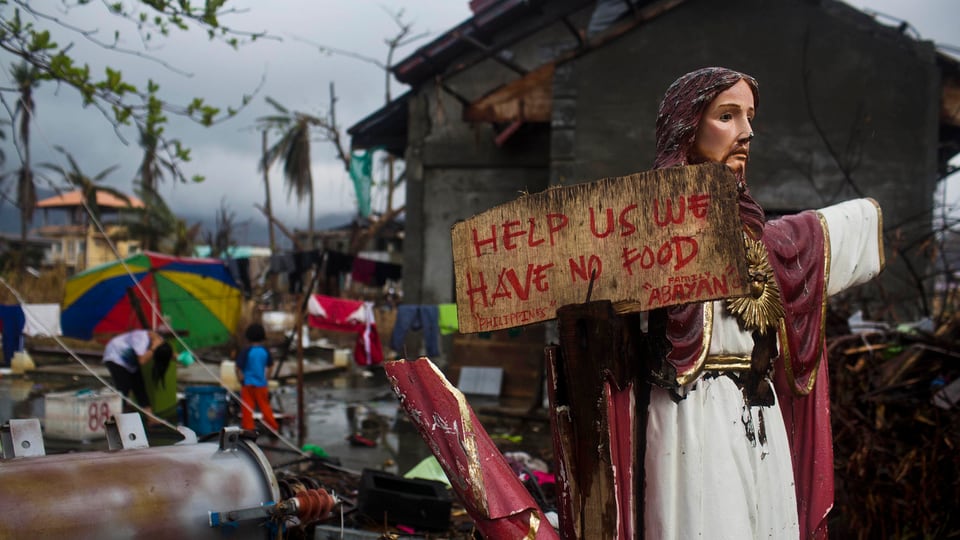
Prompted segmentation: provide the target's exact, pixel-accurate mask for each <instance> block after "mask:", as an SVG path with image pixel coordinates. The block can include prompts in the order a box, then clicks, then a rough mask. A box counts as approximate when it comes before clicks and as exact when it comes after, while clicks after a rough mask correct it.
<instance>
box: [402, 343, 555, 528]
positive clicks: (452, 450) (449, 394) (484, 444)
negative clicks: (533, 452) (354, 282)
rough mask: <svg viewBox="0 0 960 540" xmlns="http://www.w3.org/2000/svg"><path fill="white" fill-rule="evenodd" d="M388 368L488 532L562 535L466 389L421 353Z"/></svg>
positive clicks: (435, 452)
mask: <svg viewBox="0 0 960 540" xmlns="http://www.w3.org/2000/svg"><path fill="white" fill-rule="evenodd" d="M384 369H385V370H386V372H387V376H388V377H389V379H390V381H391V384H392V385H393V389H394V391H395V392H396V393H397V396H399V397H400V405H401V406H402V407H403V409H404V410H405V411H406V412H407V416H408V417H409V418H410V420H411V421H413V422H414V424H415V425H416V426H417V429H418V430H419V431H420V435H421V436H422V437H423V439H424V440H425V441H427V443H428V445H429V446H430V449H431V450H432V451H433V455H434V456H435V457H436V458H437V461H438V462H439V463H440V466H441V467H442V468H443V470H444V472H445V473H446V474H447V478H448V479H449V480H450V483H451V486H452V488H453V490H454V491H455V492H456V493H457V496H458V497H459V498H460V502H461V503H463V506H464V508H465V509H466V510H467V513H469V514H470V517H471V518H472V519H473V521H474V522H475V523H476V525H477V529H479V530H480V533H481V534H482V535H483V537H484V538H527V539H531V540H533V539H551V540H552V539H557V540H559V538H560V537H559V535H558V534H557V532H556V531H555V530H554V529H553V527H552V526H551V525H550V523H549V522H548V521H547V518H546V516H544V514H543V511H542V510H541V509H540V507H539V506H537V503H536V502H534V500H533V497H531V496H530V493H529V492H528V491H527V489H526V488H525V487H524V486H523V484H522V483H521V482H520V480H518V479H517V476H516V474H514V472H513V469H511V468H510V465H509V464H508V463H507V460H506V459H505V458H504V457H503V454H501V453H500V451H499V450H498V449H497V447H496V445H494V444H493V441H492V440H491V439H490V436H489V435H487V432H486V431H485V430H484V429H483V426H482V425H480V422H479V421H478V420H477V417H476V415H474V413H473V409H471V408H470V406H469V405H468V404H467V402H466V399H465V398H464V396H463V394H462V393H460V391H459V390H457V389H456V388H454V387H453V385H451V384H450V382H449V381H447V380H446V378H444V376H443V375H442V374H441V373H440V371H439V370H438V369H437V368H436V366H434V365H433V364H432V363H431V362H430V361H429V360H427V359H426V358H421V359H419V360H416V361H406V360H402V361H396V362H387V363H386V364H384Z"/></svg>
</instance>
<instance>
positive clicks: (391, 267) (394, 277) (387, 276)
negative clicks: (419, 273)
mask: <svg viewBox="0 0 960 540" xmlns="http://www.w3.org/2000/svg"><path fill="white" fill-rule="evenodd" d="M402 277H403V267H402V266H400V265H399V264H393V263H385V262H378V263H376V264H375V265H374V269H373V284H374V285H376V286H377V287H380V286H382V285H386V283H387V281H388V280H389V281H400V278H402Z"/></svg>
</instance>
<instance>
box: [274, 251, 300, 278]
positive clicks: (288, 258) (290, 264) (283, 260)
mask: <svg viewBox="0 0 960 540" xmlns="http://www.w3.org/2000/svg"><path fill="white" fill-rule="evenodd" d="M295 269H296V265H295V264H294V261H293V253H291V252H287V253H275V254H273V255H271V256H270V271H271V272H273V273H275V274H289V273H290V272H293V271H294V270H295Z"/></svg>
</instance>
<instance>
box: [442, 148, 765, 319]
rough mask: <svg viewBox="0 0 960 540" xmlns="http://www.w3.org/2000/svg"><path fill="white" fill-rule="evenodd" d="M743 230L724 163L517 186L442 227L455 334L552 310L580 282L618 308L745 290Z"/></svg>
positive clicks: (545, 315) (578, 290)
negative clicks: (447, 241) (513, 195)
mask: <svg viewBox="0 0 960 540" xmlns="http://www.w3.org/2000/svg"><path fill="white" fill-rule="evenodd" d="M741 231H742V225H741V221H740V214H739V212H738V209H737V192H736V180H735V178H734V177H733V174H732V173H731V172H730V170H729V169H728V168H727V167H726V166H724V165H722V164H705V165H697V166H691V167H674V168H670V169H661V170H656V171H648V172H643V173H638V174H632V175H630V176H623V177H618V178H604V179H602V180H598V181H596V182H592V183H588V184H577V185H573V186H567V187H559V188H551V189H548V190H546V191H543V192H540V193H536V194H532V195H525V196H523V197H521V198H519V199H517V200H515V201H511V202H508V203H505V204H502V205H499V206H496V207H494V208H492V209H490V210H487V211H486V212H483V213H481V214H477V215H476V216H474V217H472V218H470V219H467V220H465V221H461V222H459V223H456V224H455V225H454V226H453V228H452V240H453V266H454V273H455V275H456V286H457V315H458V319H459V325H460V331H461V332H464V333H471V332H485V331H491V330H498V329H502V328H511V327H515V326H522V325H526V324H532V323H535V322H540V321H544V320H549V319H553V318H555V317H556V310H557V308H558V307H560V306H563V305H566V304H576V303H582V302H585V301H587V299H588V298H587V293H588V291H589V292H590V300H601V299H605V300H610V301H612V302H614V303H615V304H618V309H620V310H621V311H624V310H635V311H646V310H650V309H654V308H659V307H665V306H671V305H676V304H685V303H689V302H702V301H706V300H714V299H718V298H730V297H736V296H743V295H745V294H746V293H747V288H746V283H747V281H746V279H745V276H746V275H747V273H746V255H745V250H744V245H743V239H742V233H741ZM591 276H593V284H592V288H591Z"/></svg>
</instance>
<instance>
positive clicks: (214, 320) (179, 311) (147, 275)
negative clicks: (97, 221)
mask: <svg viewBox="0 0 960 540" xmlns="http://www.w3.org/2000/svg"><path fill="white" fill-rule="evenodd" d="M124 262H125V263H126V266H127V267H128V268H129V269H130V272H131V273H132V274H133V277H132V278H131V276H130V274H128V273H127V270H126V268H124V265H123V264H121V262H120V261H116V262H113V263H107V264H104V265H101V266H98V267H95V268H91V269H89V270H87V271H85V272H83V273H81V274H77V275H75V276H73V277H71V278H70V279H68V280H67V284H66V291H65V293H64V299H63V311H62V314H61V321H60V324H61V326H62V330H63V334H64V335H65V336H69V337H74V338H78V339H106V338H109V337H111V336H113V335H115V334H119V333H122V332H126V331H129V330H133V329H136V328H155V329H158V330H165V329H166V326H165V325H164V324H163V321H161V320H160V317H163V318H164V319H166V321H167V324H169V326H170V328H172V329H173V330H174V331H175V332H177V334H178V335H180V336H181V338H182V339H183V340H184V342H185V343H186V344H187V345H188V346H189V347H190V348H191V349H192V348H197V347H208V346H212V345H220V344H222V343H226V342H227V341H228V340H229V339H230V336H231V335H232V334H233V332H234V330H235V329H236V326H237V321H238V319H239V317H240V307H241V306H240V302H241V294H240V289H239V287H238V286H237V283H236V282H235V281H234V279H233V277H232V276H231V275H230V272H229V271H228V270H227V267H226V266H225V265H224V263H223V261H220V260H218V259H194V258H186V257H172V256H169V255H162V254H159V253H152V252H143V253H138V254H136V255H132V256H130V257H128V258H127V259H125V260H124ZM138 284H139V286H138ZM151 303H152V304H154V305H155V306H156V307H157V310H159V313H157V312H156V311H154V310H153V309H152V308H151V307H150V305H151Z"/></svg>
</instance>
